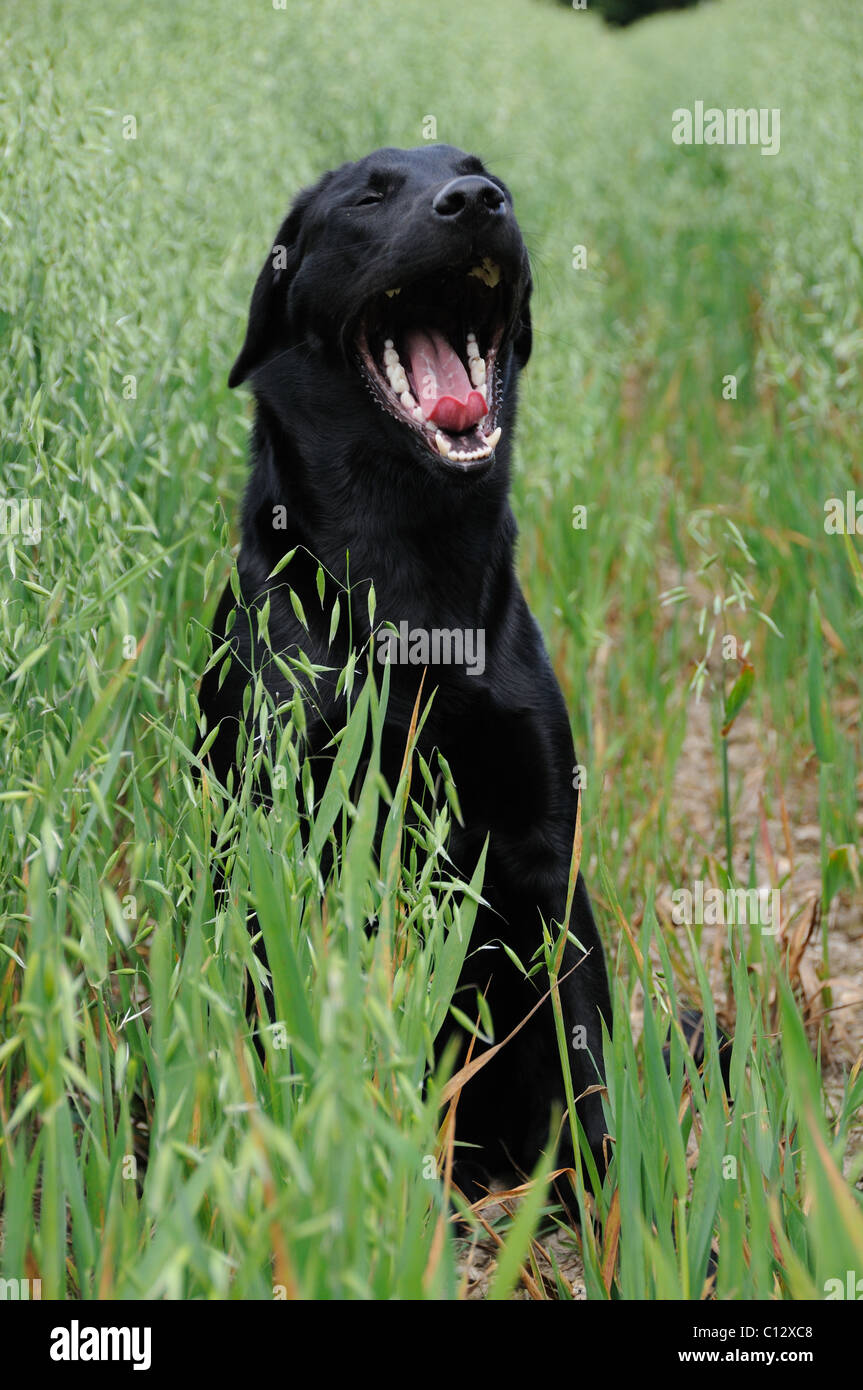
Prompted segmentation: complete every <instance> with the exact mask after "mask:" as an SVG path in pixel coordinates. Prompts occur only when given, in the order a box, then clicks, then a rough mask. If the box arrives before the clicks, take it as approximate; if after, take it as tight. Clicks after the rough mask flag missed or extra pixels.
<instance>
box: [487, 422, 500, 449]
mask: <svg viewBox="0 0 863 1390" xmlns="http://www.w3.org/2000/svg"><path fill="white" fill-rule="evenodd" d="M500 436H501V428H500V425H498V427H497V429H496V430H492V432H491V434H487V435H486V437H485V442H486V444H487V445H488V447H489V448H490V449H496V448H497V446H498V443H499V441H500Z"/></svg>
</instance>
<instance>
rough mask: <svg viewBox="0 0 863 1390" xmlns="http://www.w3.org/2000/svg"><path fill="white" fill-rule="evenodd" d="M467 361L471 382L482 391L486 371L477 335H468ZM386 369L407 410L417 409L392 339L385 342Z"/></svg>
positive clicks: (391, 384)
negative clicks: (406, 398)
mask: <svg viewBox="0 0 863 1390" xmlns="http://www.w3.org/2000/svg"><path fill="white" fill-rule="evenodd" d="M467 360H468V366H469V368H470V379H471V382H472V383H473V385H474V386H475V387H476V388H477V390H478V391H480V390H482V388H483V387H484V386H485V381H486V370H485V361H484V359H483V358H482V357H480V355H479V346H478V344H477V341H476V334H475V333H468V335H467ZM384 367H385V368H386V373H387V380H388V381H389V384H390V386H391V387H392V388H393V390H394V391H395V393H396V395H397V396H398V397H399V399H400V400H401V403H402V405H403V406H405V408H406V409H407V410H413V409H414V407H416V401H415V400H414V398H413V396H411V393H410V388H409V386H408V379H407V376H406V375H405V369H404V367H403V366H402V364H401V361H400V359H399V355H398V352H397V350H396V346H395V343H394V342H393V340H392V338H387V339H386V340H385V341H384ZM405 396H408V397H409V399H408V400H405V399H404V397H405Z"/></svg>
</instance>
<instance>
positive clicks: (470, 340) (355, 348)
mask: <svg viewBox="0 0 863 1390" xmlns="http://www.w3.org/2000/svg"><path fill="white" fill-rule="evenodd" d="M530 290H531V279H530V266H529V262H528V256H527V251H526V249H525V245H524V242H523V240H522V237H521V233H520V231H519V228H518V224H517V222H516V220H515V215H514V213H513V207H512V198H511V196H510V193H509V191H508V189H507V188H506V187H505V185H504V184H503V183H501V181H500V180H499V179H497V178H495V177H494V176H493V175H492V174H489V173H488V172H487V171H486V169H485V167H484V166H483V164H482V162H481V161H480V160H479V159H477V158H475V157H474V156H472V155H467V154H465V153H463V151H461V150H457V149H454V148H453V147H452V146H450V145H430V146H424V147H421V148H419V149H415V150H397V149H382V150H377V151H376V152H375V153H374V154H370V155H367V156H366V158H365V159H361V160H359V161H357V162H356V163H354V164H345V165H342V167H341V168H339V169H335V170H333V171H332V172H330V173H328V174H325V175H324V177H323V178H322V179H321V180H320V182H319V183H318V184H316V185H315V186H314V187H312V188H309V189H306V190H305V191H304V192H302V193H301V194H300V195H299V197H298V198H297V200H296V202H295V203H294V205H293V207H292V209H291V211H290V213H289V215H288V216H287V218H286V219H285V221H284V222H283V224H282V226H281V228H280V230H279V233H278V235H277V237H276V240H275V242H274V244H273V249H272V251H271V253H270V254H269V255H268V257H267V259H266V261H265V262H264V266H263V269H262V270H261V273H260V275H259V276H258V281H257V284H256V286H255V290H254V294H253V297H252V306H251V311H250V314H249V325H248V331H247V334H246V341H245V343H244V345H243V348H242V351H241V352H240V355H239V357H238V358H237V360H236V362H235V363H234V366H233V369H232V371H231V374H230V377H229V385H231V386H237V385H238V384H239V383H240V382H242V381H244V380H246V378H251V380H252V385H253V387H254V389H255V392H256V393H257V395H258V396H259V398H261V399H264V400H266V401H267V402H268V403H269V404H270V406H271V407H272V408H274V409H275V410H276V412H277V413H278V414H279V415H281V416H282V417H283V418H284V417H285V415H286V408H287V405H288V404H290V408H291V409H292V410H294V411H296V410H300V411H302V412H303V413H304V414H305V413H306V412H307V411H308V415H309V417H312V416H314V417H315V418H316V419H317V420H321V419H324V420H326V421H327V422H328V425H329V426H330V427H331V428H332V430H333V432H334V435H337V434H338V432H339V431H340V430H346V429H349V430H350V431H351V433H352V435H353V437H356V435H357V432H358V427H359V430H360V431H368V432H369V434H370V435H371V436H372V437H375V438H378V439H380V437H381V433H382V431H383V432H384V434H385V437H387V438H388V439H389V441H390V443H391V445H392V447H393V451H394V452H397V453H400V454H401V455H402V456H403V455H404V453H405V452H407V451H410V452H411V453H412V454H413V456H414V457H415V458H417V460H418V461H419V462H420V463H421V464H422V465H424V467H425V468H427V469H432V470H434V471H440V470H443V471H444V472H445V473H453V472H455V473H458V474H460V475H462V476H463V477H466V476H468V475H470V476H476V477H478V476H480V475H482V474H483V473H485V472H487V471H488V469H489V468H490V467H491V466H492V463H493V460H494V453H495V449H496V447H497V445H498V442H499V440H500V437H501V428H502V421H503V420H504V419H505V418H507V419H508V418H509V412H508V411H507V405H508V403H509V401H510V397H511V395H512V394H513V390H514V378H515V375H516V373H517V371H518V369H519V368H521V367H522V366H523V365H524V363H525V362H526V361H527V359H528V356H529V355H530V344H531V330H530V311H529V299H530ZM334 442H337V441H335V440H334Z"/></svg>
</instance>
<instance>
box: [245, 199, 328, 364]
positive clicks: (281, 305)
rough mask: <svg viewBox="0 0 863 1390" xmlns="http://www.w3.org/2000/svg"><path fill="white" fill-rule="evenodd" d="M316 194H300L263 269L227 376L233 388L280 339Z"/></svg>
mask: <svg viewBox="0 0 863 1390" xmlns="http://www.w3.org/2000/svg"><path fill="white" fill-rule="evenodd" d="M315 191H316V190H314V189H310V188H307V189H306V190H305V191H304V192H303V193H301V194H300V195H299V197H298V198H297V200H296V202H295V203H294V205H293V207H292V208H291V210H290V212H289V213H288V215H287V217H286V218H285V220H284V222H283V223H282V225H281V227H280V228H279V230H278V233H277V235H276V239H275V241H274V242H273V248H272V250H271V252H270V253H269V255H268V256H267V259H266V260H265V261H264V264H263V266H262V267H261V273H260V275H259V276H258V279H257V281H256V283H255V288H254V290H253V291H252V304H251V308H250V309H249V323H248V327H247V328H246V341H245V342H244V343H243V346H242V348H241V350H240V355H239V357H238V358H237V360H236V362H235V363H234V365H233V367H232V368H231V374H230V376H229V377H228V385H229V386H231V387H234V386H239V385H240V383H241V382H242V381H245V380H246V377H247V376H249V374H250V373H251V372H253V371H254V370H255V368H256V367H259V366H260V365H261V363H262V362H263V361H264V359H265V358H266V356H267V353H268V352H269V350H270V348H271V347H272V346H273V345H274V343H275V341H276V339H277V336H278V329H279V326H280V323H281V324H284V323H285V318H286V314H287V294H288V287H289V285H290V283H291V280H292V279H293V277H294V275H296V273H297V270H298V268H299V264H300V246H299V241H300V229H301V227H302V223H303V216H304V214H305V212H306V209H307V207H308V205H309V203H310V202H311V200H312V196H313V194H314V192H315Z"/></svg>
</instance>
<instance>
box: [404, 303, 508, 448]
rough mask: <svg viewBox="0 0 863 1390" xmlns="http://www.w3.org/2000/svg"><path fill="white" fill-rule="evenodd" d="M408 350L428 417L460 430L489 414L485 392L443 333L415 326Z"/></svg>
mask: <svg viewBox="0 0 863 1390" xmlns="http://www.w3.org/2000/svg"><path fill="white" fill-rule="evenodd" d="M405 351H406V352H407V355H408V357H409V358H410V364H411V374H412V376H413V379H414V386H415V388H416V391H417V393H418V396H419V403H420V405H421V407H422V412H423V415H424V417H425V419H426V420H432V421H433V422H434V424H436V425H440V427H441V429H443V430H447V431H448V432H450V433H452V434H461V433H462V432H463V431H464V430H467V429H470V427H471V426H472V425H476V424H478V423H479V421H480V420H481V419H482V417H483V416H484V415H485V414H487V412H488V406H487V405H486V400H485V396H484V395H483V394H482V392H481V391H477V389H476V387H475V386H473V385H472V384H471V380H470V377H469V376H468V374H467V372H466V371H465V369H464V366H463V364H462V361H461V358H460V357H459V355H458V353H457V352H453V350H452V348H451V347H450V345H449V343H448V342H447V340H446V338H444V337H443V335H442V334H440V333H436V332H435V330H434V329H432V330H431V332H430V333H423V332H422V331H421V330H420V329H419V328H412V329H410V331H409V332H408V333H406V334H405Z"/></svg>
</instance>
